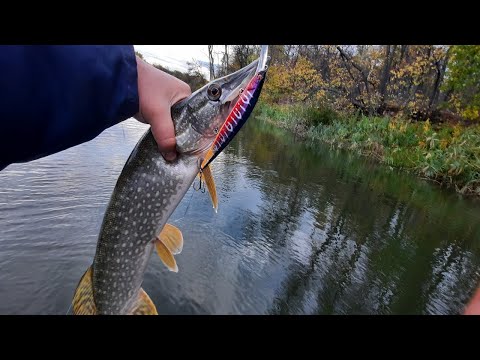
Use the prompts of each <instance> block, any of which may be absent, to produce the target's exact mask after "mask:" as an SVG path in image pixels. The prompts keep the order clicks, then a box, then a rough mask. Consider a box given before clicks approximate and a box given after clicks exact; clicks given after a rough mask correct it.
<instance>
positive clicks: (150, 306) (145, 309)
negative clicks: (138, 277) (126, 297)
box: [132, 289, 158, 315]
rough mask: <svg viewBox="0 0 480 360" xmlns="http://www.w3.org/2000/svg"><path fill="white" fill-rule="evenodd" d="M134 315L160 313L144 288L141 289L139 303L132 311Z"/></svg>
mask: <svg viewBox="0 0 480 360" xmlns="http://www.w3.org/2000/svg"><path fill="white" fill-rule="evenodd" d="M132 315H158V312H157V308H156V307H155V304H154V303H153V301H152V299H150V296H148V294H147V293H146V292H145V291H144V290H143V289H140V292H139V294H138V299H137V304H136V306H135V308H134V309H133V311H132Z"/></svg>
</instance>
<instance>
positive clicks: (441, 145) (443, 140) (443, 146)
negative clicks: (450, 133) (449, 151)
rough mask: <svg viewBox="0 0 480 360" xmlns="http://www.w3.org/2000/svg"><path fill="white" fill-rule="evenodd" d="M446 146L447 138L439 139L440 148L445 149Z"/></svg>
mask: <svg viewBox="0 0 480 360" xmlns="http://www.w3.org/2000/svg"><path fill="white" fill-rule="evenodd" d="M447 146H448V140H447V139H442V140H440V148H441V149H442V150H444V149H446V148H447Z"/></svg>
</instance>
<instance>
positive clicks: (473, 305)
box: [463, 287, 480, 315]
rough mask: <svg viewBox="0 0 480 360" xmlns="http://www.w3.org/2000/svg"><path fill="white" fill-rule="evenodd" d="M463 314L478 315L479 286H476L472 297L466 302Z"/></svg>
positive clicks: (479, 308)
mask: <svg viewBox="0 0 480 360" xmlns="http://www.w3.org/2000/svg"><path fill="white" fill-rule="evenodd" d="M463 314H464V315H480V287H479V288H477V290H476V291H475V293H474V294H473V297H472V298H471V299H470V301H469V302H468V304H467V306H466V307H465V310H464V313H463Z"/></svg>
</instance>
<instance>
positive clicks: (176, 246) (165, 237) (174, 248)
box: [158, 224, 183, 255]
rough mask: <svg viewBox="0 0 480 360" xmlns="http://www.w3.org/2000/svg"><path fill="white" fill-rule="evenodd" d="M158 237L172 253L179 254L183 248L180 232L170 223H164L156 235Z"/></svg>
mask: <svg viewBox="0 0 480 360" xmlns="http://www.w3.org/2000/svg"><path fill="white" fill-rule="evenodd" d="M158 239H159V240H160V241H161V242H163V243H164V244H165V246H166V247H167V249H168V250H170V252H171V253H172V254H173V255H177V254H180V253H181V252H182V249H183V235H182V232H181V231H180V230H179V229H178V228H177V227H176V226H173V225H171V224H165V226H164V227H163V230H162V232H161V233H160V235H158Z"/></svg>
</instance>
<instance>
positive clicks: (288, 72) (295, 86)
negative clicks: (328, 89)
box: [265, 56, 325, 102]
mask: <svg viewBox="0 0 480 360" xmlns="http://www.w3.org/2000/svg"><path fill="white" fill-rule="evenodd" d="M268 72H269V74H268V75H269V78H268V82H266V83H265V97H266V99H267V101H268V100H270V101H274V102H276V101H278V100H279V99H280V98H281V97H282V96H284V95H287V96H288V97H291V98H292V100H294V101H303V100H305V99H306V98H307V97H309V96H312V95H315V94H314V92H315V90H316V89H317V88H318V87H320V86H321V84H322V78H321V76H320V74H319V73H318V72H317V71H316V70H315V68H314V66H313V64H312V63H311V62H310V61H308V60H307V59H306V58H304V57H302V56H299V57H298V60H297V62H296V63H295V66H294V67H293V68H288V67H287V66H285V65H272V66H271V67H270V69H269V71H268ZM320 96H325V92H323V93H322V94H321V95H320Z"/></svg>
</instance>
